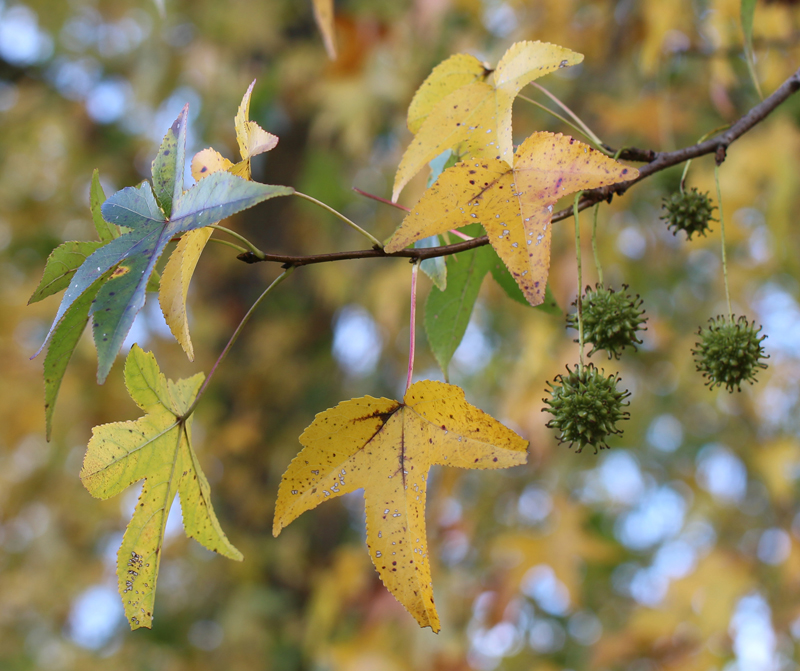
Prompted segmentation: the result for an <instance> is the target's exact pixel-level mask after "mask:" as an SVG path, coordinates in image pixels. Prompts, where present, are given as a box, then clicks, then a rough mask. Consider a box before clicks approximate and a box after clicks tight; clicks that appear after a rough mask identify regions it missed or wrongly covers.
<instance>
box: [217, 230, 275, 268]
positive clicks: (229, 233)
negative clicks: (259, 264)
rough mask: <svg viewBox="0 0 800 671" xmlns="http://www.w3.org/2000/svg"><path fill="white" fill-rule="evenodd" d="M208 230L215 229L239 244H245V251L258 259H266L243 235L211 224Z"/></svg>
mask: <svg viewBox="0 0 800 671" xmlns="http://www.w3.org/2000/svg"><path fill="white" fill-rule="evenodd" d="M209 228H213V229H215V230H217V231H221V232H223V233H227V234H228V235H230V236H231V237H233V238H236V239H237V240H239V241H240V242H243V243H244V244H245V246H246V247H247V249H249V250H250V251H251V252H252V253H253V254H254V255H255V256H257V257H258V258H259V259H263V258H266V257H265V256H264V252H262V251H261V250H260V249H259V248H258V247H256V246H255V245H254V244H253V243H252V242H250V241H249V240H248V239H247V238H246V237H244V236H243V235H240V234H239V233H237V232H236V231H232V230H231V229H230V228H225V227H224V226H220V225H219V224H211V225H210V226H209ZM212 239H213V238H212ZM219 242H222V241H221V240H220V241H219ZM243 251H247V250H243Z"/></svg>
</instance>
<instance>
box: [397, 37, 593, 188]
mask: <svg viewBox="0 0 800 671" xmlns="http://www.w3.org/2000/svg"><path fill="white" fill-rule="evenodd" d="M449 60H452V59H449ZM582 60H583V56H582V55H581V54H578V53H575V52H574V51H570V50H569V49H565V48H564V47H559V46H557V45H555V44H548V43H547V42H517V43H515V44H513V45H511V47H510V48H509V49H508V51H506V53H505V54H504V55H503V57H502V58H501V59H500V62H499V63H498V64H497V69H496V70H495V71H494V72H493V73H492V74H493V76H492V80H491V83H490V82H487V81H483V79H482V78H476V79H475V81H472V82H471V83H468V84H466V85H464V86H461V87H460V88H457V89H456V90H454V91H452V93H449V94H448V95H446V96H445V97H443V98H441V99H440V100H439V101H438V102H437V103H436V104H435V106H434V107H433V109H432V110H430V112H429V113H428V115H427V117H426V118H425V119H424V121H423V122H422V125H421V126H420V128H419V131H418V132H417V134H416V137H415V138H414V139H413V140H412V142H411V144H410V145H409V146H408V148H407V149H406V151H405V153H404V154H403V158H402V160H401V161H400V166H399V167H398V168H397V173H396V174H395V178H394V189H393V191H392V200H395V201H396V200H397V197H398V196H399V195H400V192H401V191H402V190H403V187H404V186H405V185H406V184H407V183H408V182H409V180H410V179H411V178H412V177H413V176H414V175H416V174H417V172H419V171H420V169H421V168H422V167H424V166H425V165H426V164H428V163H429V162H430V161H431V160H432V159H433V158H435V157H436V156H438V155H439V154H441V153H442V152H443V151H445V150H446V149H452V148H453V147H456V146H457V145H459V153H460V154H461V155H462V156H468V157H474V158H492V159H498V160H506V161H509V160H510V159H511V156H512V155H513V151H514V149H513V146H512V142H511V107H512V105H513V103H514V98H516V97H517V94H518V93H519V92H520V91H521V90H522V89H523V87H525V86H526V85H527V84H530V82H532V81H533V80H534V79H538V78H539V77H541V76H543V75H546V74H548V73H550V72H553V71H555V70H558V69H559V68H563V67H567V66H569V65H575V64H577V63H580V62H581V61H582ZM447 62H448V61H445V63H447ZM481 67H483V66H481ZM435 72H436V70H434V73H435ZM431 77H433V73H432V74H431ZM431 77H429V78H428V80H426V81H425V82H424V83H423V85H422V88H421V89H420V92H421V93H420V95H422V97H423V99H425V98H426V97H427V94H426V93H424V92H422V89H423V88H425V87H426V84H428V81H429V80H430V79H431ZM438 81H440V78H439V77H438V76H437V77H435V78H434V79H433V83H436V82H438ZM441 81H445V82H446V81H447V80H446V79H441ZM428 88H431V89H434V90H435V88H437V87H436V86H434V85H433V84H432V85H431V86H430V87H428ZM435 97H436V96H435V95H432V96H431V98H432V99H435ZM416 99H417V98H416V96H415V100H416ZM412 104H413V101H412ZM424 110H425V106H424V105H423V111H424ZM410 113H411V110H409V116H410ZM415 113H416V112H415ZM412 130H413V129H412Z"/></svg>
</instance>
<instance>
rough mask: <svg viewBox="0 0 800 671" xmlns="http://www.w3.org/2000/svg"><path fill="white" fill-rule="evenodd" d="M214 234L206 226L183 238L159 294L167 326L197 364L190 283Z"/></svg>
mask: <svg viewBox="0 0 800 671" xmlns="http://www.w3.org/2000/svg"><path fill="white" fill-rule="evenodd" d="M209 174H210V173H209ZM213 232H214V229H213V228H209V227H208V226H206V227H205V228H199V229H197V230H195V231H189V232H188V233H185V234H184V235H183V236H182V237H181V239H180V240H179V241H178V245H177V246H176V247H175V249H174V250H173V252H172V254H170V257H169V261H167V265H166V266H164V273H163V275H162V276H161V289H160V290H159V292H158V302H159V304H160V305H161V312H163V313H164V319H165V321H166V322H167V326H169V330H170V331H172V335H173V336H175V340H177V341H178V343H179V344H180V346H181V347H182V348H183V351H184V352H186V356H188V357H189V361H194V347H193V346H192V339H191V337H190V336H189V319H188V317H187V315H186V297H187V296H188V295H189V282H191V280H192V275H193V274H194V269H195V268H196V267H197V262H198V261H199V260H200V255H201V254H202V253H203V250H204V249H205V247H206V243H207V242H208V239H209V238H210V237H211V234H212V233H213Z"/></svg>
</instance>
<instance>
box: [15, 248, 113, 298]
mask: <svg viewBox="0 0 800 671" xmlns="http://www.w3.org/2000/svg"><path fill="white" fill-rule="evenodd" d="M102 244H103V243H102V242H91V241H86V242H82V241H76V240H71V241H69V242H64V243H62V244H60V245H59V246H58V247H56V248H55V249H54V250H53V251H52V252H51V253H50V256H48V257H47V263H46V264H45V266H44V272H43V273H42V279H41V281H40V282H39V286H38V287H36V291H34V292H33V295H32V296H31V297H30V299H28V305H30V304H31V303H37V302H38V301H40V300H42V299H43V298H47V297H48V296H52V295H53V294H57V293H58V292H59V291H63V290H64V289H66V288H67V287H68V286H69V283H70V281H71V280H72V276H73V275H74V274H75V271H76V270H77V269H78V268H79V267H80V266H81V265H83V262H84V261H86V259H87V258H88V257H89V256H91V255H92V254H93V253H94V252H96V251H97V250H98V249H99V248H100V246H101V245H102Z"/></svg>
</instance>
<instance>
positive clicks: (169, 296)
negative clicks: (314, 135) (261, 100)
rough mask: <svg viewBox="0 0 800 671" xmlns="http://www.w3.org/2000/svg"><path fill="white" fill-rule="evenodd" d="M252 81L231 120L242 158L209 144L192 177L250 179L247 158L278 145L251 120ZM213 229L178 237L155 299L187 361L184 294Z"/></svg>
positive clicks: (188, 347)
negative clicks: (220, 175) (224, 175)
mask: <svg viewBox="0 0 800 671" xmlns="http://www.w3.org/2000/svg"><path fill="white" fill-rule="evenodd" d="M255 83H256V80H255V79H254V80H253V81H252V82H251V83H250V86H249V87H248V88H247V91H246V92H245V94H244V97H243V98H242V102H241V104H240V105H239V110H238V111H237V112H236V118H235V119H234V127H235V129H236V141H237V142H238V144H239V152H240V154H241V156H242V160H241V161H239V163H231V161H229V160H228V159H227V158H225V157H224V156H223V155H222V154H220V153H219V152H218V151H216V150H215V149H212V148H211V147H208V148H207V149H203V150H202V151H199V152H197V153H196V154H195V155H194V158H192V177H194V178H195V179H196V180H197V181H198V182H199V181H200V180H201V179H203V178H204V177H208V176H209V175H211V174H213V173H215V172H220V171H223V170H225V171H227V172H230V173H232V174H234V175H238V176H239V177H243V178H244V179H250V178H251V174H250V159H251V158H252V157H253V156H257V155H258V154H263V153H264V152H266V151H269V150H270V149H273V148H274V147H275V145H277V144H278V137H277V135H273V134H272V133H268V132H267V131H265V130H264V129H263V128H261V126H259V125H258V124H257V123H256V122H255V121H250V96H251V95H252V93H253V86H255ZM212 232H213V229H211V228H208V227H206V228H200V229H197V230H194V231H190V232H188V233H186V234H184V235H183V236H182V237H181V239H180V241H179V242H178V245H177V247H176V248H175V250H174V251H173V252H172V254H171V255H170V257H169V261H167V265H166V266H165V267H164V275H163V277H162V278H161V288H160V290H159V293H158V301H159V304H160V305H161V312H163V313H164V319H165V320H166V322H167V326H169V330H170V331H171V332H172V335H173V336H175V339H176V340H177V341H178V343H179V344H180V346H181V347H182V348H183V351H184V352H186V356H188V357H189V361H194V347H193V346H192V339H191V337H190V336H189V321H188V318H187V316H186V297H187V296H188V293H189V283H190V282H191V280H192V275H193V274H194V270H195V268H196V267H197V262H198V261H199V260H200V255H201V254H202V253H203V250H204V249H205V246H206V243H207V242H208V240H209V238H210V237H211V234H212Z"/></svg>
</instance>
